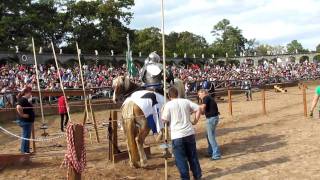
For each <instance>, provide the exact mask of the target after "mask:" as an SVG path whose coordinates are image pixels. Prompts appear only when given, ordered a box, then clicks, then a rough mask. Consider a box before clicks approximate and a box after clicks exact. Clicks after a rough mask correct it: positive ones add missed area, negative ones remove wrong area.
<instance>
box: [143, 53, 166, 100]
mask: <svg viewBox="0 0 320 180" xmlns="http://www.w3.org/2000/svg"><path fill="white" fill-rule="evenodd" d="M140 77H141V81H142V82H143V85H142V86H143V87H144V88H146V89H151V90H155V91H156V92H159V93H161V94H163V90H162V89H163V86H162V84H163V83H162V79H163V66H162V64H161V59H160V56H159V55H158V54H157V53H155V52H152V53H150V54H149V56H148V57H147V59H146V60H145V61H144V66H143V67H142V69H141V72H140Z"/></svg>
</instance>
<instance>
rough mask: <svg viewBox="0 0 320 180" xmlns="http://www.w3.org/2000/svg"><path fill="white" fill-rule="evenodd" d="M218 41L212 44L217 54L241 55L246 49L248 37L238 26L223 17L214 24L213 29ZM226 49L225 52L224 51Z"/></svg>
mask: <svg viewBox="0 0 320 180" xmlns="http://www.w3.org/2000/svg"><path fill="white" fill-rule="evenodd" d="M211 32H212V34H213V36H214V37H215V38H216V41H215V42H214V43H213V44H212V45H213V49H215V50H216V54H218V55H220V56H224V55H225V53H228V55H229V56H235V55H237V56H239V55H240V52H243V51H244V50H245V44H246V43H247V39H246V38H245V37H244V36H243V35H242V31H241V30H240V29H239V28H238V27H233V26H231V24H230V21H229V20H227V19H223V20H221V21H219V22H218V23H217V24H216V25H214V26H213V30H212V31H211ZM223 51H224V52H223Z"/></svg>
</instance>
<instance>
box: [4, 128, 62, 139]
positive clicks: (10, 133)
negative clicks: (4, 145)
mask: <svg viewBox="0 0 320 180" xmlns="http://www.w3.org/2000/svg"><path fill="white" fill-rule="evenodd" d="M0 129H1V130H2V131H4V132H5V133H6V134H8V135H11V136H13V137H16V138H19V139H21V140H26V141H35V142H49V141H53V140H55V139H59V138H62V137H64V136H66V135H65V134H64V133H63V134H61V135H60V136H57V137H52V138H37V139H29V138H24V137H21V136H19V135H16V134H14V133H12V132H10V131H8V130H7V129H5V128H3V127H2V126H0Z"/></svg>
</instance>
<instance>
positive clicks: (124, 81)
mask: <svg viewBox="0 0 320 180" xmlns="http://www.w3.org/2000/svg"><path fill="white" fill-rule="evenodd" d="M115 86H124V89H125V90H128V89H129V86H130V79H129V77H128V76H119V77H117V78H116V79H114V80H113V82H112V87H115Z"/></svg>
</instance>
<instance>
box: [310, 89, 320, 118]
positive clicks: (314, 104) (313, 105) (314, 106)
mask: <svg viewBox="0 0 320 180" xmlns="http://www.w3.org/2000/svg"><path fill="white" fill-rule="evenodd" d="M319 97H320V96H319V95H318V94H315V95H314V96H313V100H312V106H311V110H310V116H313V111H314V109H315V108H316V105H317V104H318V100H319Z"/></svg>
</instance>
